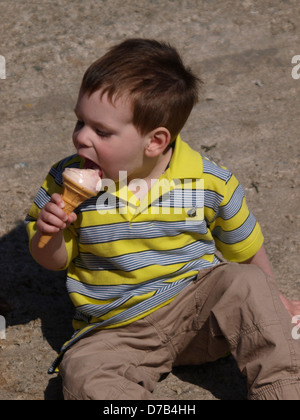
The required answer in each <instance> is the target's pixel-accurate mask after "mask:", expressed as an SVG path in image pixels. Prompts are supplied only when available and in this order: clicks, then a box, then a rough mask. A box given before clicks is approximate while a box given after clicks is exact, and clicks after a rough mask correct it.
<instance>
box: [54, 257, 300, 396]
mask: <svg viewBox="0 0 300 420" xmlns="http://www.w3.org/2000/svg"><path fill="white" fill-rule="evenodd" d="M292 327H293V325H292V323H291V317H290V315H289V314H288V312H287V311H286V310H285V308H284V306H283V304H282V303H281V300H280V298H279V293H278V289H277V286H276V284H275V282H274V280H272V279H271V278H269V277H268V276H267V275H266V274H265V273H264V272H263V271H262V270H260V269H259V268H258V267H256V266H252V265H239V264H220V265H219V266H216V267H214V268H212V269H207V270H201V271H200V272H199V276H198V278H197V280H196V281H195V282H194V283H193V284H191V285H190V286H188V287H187V288H186V289H184V290H183V291H182V292H181V293H180V294H179V296H178V297H177V298H176V299H175V300H174V301H173V302H172V303H171V304H169V305H167V306H165V307H163V308H161V309H159V310H157V311H156V312H154V313H153V314H151V315H149V316H147V317H146V318H145V319H143V320H140V321H137V322H135V323H133V324H130V325H128V326H126V327H123V328H118V329H113V330H105V331H99V332H97V333H94V334H92V335H91V336H89V337H86V338H83V339H82V340H81V341H79V342H78V343H77V344H75V345H74V346H73V347H72V348H71V349H69V350H68V351H67V353H66V354H65V356H64V359H63V361H62V363H61V367H60V369H61V373H62V377H63V383H64V395H65V397H66V398H75V399H153V397H152V394H151V391H152V390H153V388H154V386H155V383H156V382H157V381H158V380H159V378H160V376H161V375H162V374H163V373H166V372H169V371H170V370H171V368H172V365H174V364H175V365H182V364H200V363H204V362H207V361H213V360H216V359H218V358H219V357H221V356H222V355H224V354H225V353H226V352H227V351H228V350H230V351H231V352H232V353H233V355H234V356H235V358H236V360H237V363H238V365H239V367H240V369H241V371H242V372H243V373H244V374H245V375H247V377H248V386H249V398H250V399H283V400H284V399H285V400H287V399H300V382H299V381H300V373H299V369H300V368H299V366H300V341H299V340H298V341H297V340H294V339H293V338H292Z"/></svg>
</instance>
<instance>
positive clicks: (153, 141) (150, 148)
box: [145, 127, 171, 158]
mask: <svg viewBox="0 0 300 420" xmlns="http://www.w3.org/2000/svg"><path fill="white" fill-rule="evenodd" d="M170 140H171V134H170V132H169V130H168V129H167V128H165V127H158V128H156V129H155V130H153V131H151V133H149V135H148V142H147V144H146V147H145V154H146V156H147V157H150V158H151V157H156V156H159V155H161V154H162V153H163V152H164V151H165V150H166V148H167V147H168V145H169V144H170Z"/></svg>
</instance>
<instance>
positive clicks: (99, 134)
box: [96, 130, 111, 138]
mask: <svg viewBox="0 0 300 420" xmlns="http://www.w3.org/2000/svg"><path fill="white" fill-rule="evenodd" d="M96 133H97V134H98V136H100V137H105V138H108V137H110V136H111V134H110V133H107V132H105V131H102V130H96Z"/></svg>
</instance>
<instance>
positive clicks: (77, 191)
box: [38, 174, 97, 248]
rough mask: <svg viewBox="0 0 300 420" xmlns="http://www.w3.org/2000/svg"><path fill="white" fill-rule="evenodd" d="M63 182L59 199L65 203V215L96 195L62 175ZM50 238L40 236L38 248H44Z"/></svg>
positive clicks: (48, 236)
mask: <svg viewBox="0 0 300 420" xmlns="http://www.w3.org/2000/svg"><path fill="white" fill-rule="evenodd" d="M63 180H64V182H63V191H62V194H61V197H62V199H63V201H64V203H65V207H64V212H65V213H67V214H71V213H72V212H73V211H74V210H75V209H76V208H77V207H78V206H79V205H80V204H81V203H83V202H84V201H86V200H88V199H89V198H91V197H95V196H96V195H97V193H96V192H94V191H90V190H88V189H87V188H85V187H83V186H82V185H80V184H78V183H77V182H74V181H72V180H71V179H70V178H68V177H66V176H65V175H64V174H63ZM52 236H53V235H52V234H49V235H46V234H45V235H42V236H41V238H40V240H39V243H38V247H39V248H44V246H45V245H47V243H48V242H49V241H50V239H51V238H52Z"/></svg>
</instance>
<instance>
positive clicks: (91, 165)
mask: <svg viewBox="0 0 300 420" xmlns="http://www.w3.org/2000/svg"><path fill="white" fill-rule="evenodd" d="M83 169H94V170H96V171H99V176H100V178H101V177H102V174H103V171H102V169H101V168H100V166H99V165H97V164H96V163H95V162H93V161H92V160H90V159H86V158H84V164H83Z"/></svg>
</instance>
